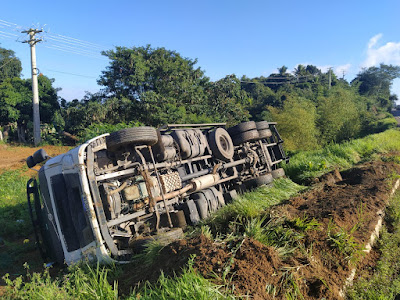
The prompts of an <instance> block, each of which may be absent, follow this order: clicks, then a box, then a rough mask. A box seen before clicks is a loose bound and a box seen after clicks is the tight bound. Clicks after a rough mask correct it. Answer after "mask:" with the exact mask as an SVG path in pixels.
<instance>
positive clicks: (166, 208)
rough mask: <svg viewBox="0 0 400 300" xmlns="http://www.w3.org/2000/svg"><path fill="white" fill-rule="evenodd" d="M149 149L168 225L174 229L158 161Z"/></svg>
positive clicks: (149, 147)
mask: <svg viewBox="0 0 400 300" xmlns="http://www.w3.org/2000/svg"><path fill="white" fill-rule="evenodd" d="M148 149H149V152H150V156H151V161H152V162H153V167H154V172H155V173H156V176H157V182H158V186H159V188H160V193H161V197H162V200H163V202H164V207H165V212H166V213H167V217H168V223H169V226H170V227H173V225H172V221H171V216H170V214H169V209H168V206H167V202H166V199H165V196H164V191H163V188H162V186H161V181H160V175H159V174H158V171H157V168H156V161H155V160H154V155H153V150H152V149H151V146H148Z"/></svg>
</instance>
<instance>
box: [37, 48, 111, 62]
mask: <svg viewBox="0 0 400 300" xmlns="http://www.w3.org/2000/svg"><path fill="white" fill-rule="evenodd" d="M43 47H45V48H49V49H53V50H57V51H62V52H67V53H72V54H77V55H81V56H86V57H90V58H95V59H99V60H104V59H105V58H104V57H102V56H100V55H98V56H94V55H88V54H86V53H82V52H79V51H71V50H68V49H63V48H62V47H61V46H57V45H49V46H43Z"/></svg>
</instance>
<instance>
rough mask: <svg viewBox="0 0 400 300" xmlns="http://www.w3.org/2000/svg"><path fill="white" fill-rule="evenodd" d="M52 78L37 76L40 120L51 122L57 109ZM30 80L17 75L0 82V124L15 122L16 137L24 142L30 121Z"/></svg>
mask: <svg viewBox="0 0 400 300" xmlns="http://www.w3.org/2000/svg"><path fill="white" fill-rule="evenodd" d="M53 82H54V80H53V79H49V78H48V77H46V76H43V75H40V76H39V77H38V86H39V98H40V102H39V104H40V120H41V122H42V123H52V122H53V117H54V115H55V112H56V111H58V110H59V108H60V106H59V103H58V97H57V91H58V90H57V89H55V88H53V86H52V84H53ZM31 120H32V82H31V80H30V79H20V78H18V77H14V78H8V79H5V80H4V81H3V82H2V83H0V125H8V124H9V123H16V124H17V128H18V138H19V140H20V141H21V142H25V141H26V138H25V135H26V134H28V136H29V134H30V133H28V132H27V129H28V127H29V126H30V125H31V123H32V121H31Z"/></svg>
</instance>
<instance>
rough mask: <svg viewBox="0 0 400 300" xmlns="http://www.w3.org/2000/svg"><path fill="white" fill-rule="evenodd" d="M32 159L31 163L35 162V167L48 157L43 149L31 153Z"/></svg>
mask: <svg viewBox="0 0 400 300" xmlns="http://www.w3.org/2000/svg"><path fill="white" fill-rule="evenodd" d="M32 157H33V161H34V162H35V165H37V164H38V163H41V162H42V161H45V160H46V159H48V158H49V156H48V155H47V153H46V151H44V149H39V150H38V151H36V152H35V153H33V155H32Z"/></svg>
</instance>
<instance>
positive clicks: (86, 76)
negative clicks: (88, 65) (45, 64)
mask: <svg viewBox="0 0 400 300" xmlns="http://www.w3.org/2000/svg"><path fill="white" fill-rule="evenodd" d="M43 70H45V71H48V72H54V73H61V74H66V75H73V76H79V77H85V78H94V79H97V77H95V76H88V75H82V74H75V73H69V72H64V71H57V70H52V69H47V68H46V69H43Z"/></svg>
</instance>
